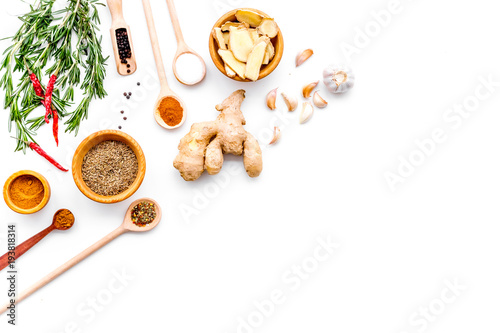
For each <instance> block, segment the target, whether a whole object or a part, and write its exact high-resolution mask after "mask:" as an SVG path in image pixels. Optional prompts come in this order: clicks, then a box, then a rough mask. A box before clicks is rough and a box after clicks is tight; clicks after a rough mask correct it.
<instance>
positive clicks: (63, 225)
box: [54, 209, 75, 230]
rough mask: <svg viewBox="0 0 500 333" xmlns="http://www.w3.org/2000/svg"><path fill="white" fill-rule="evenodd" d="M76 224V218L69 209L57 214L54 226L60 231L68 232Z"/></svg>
mask: <svg viewBox="0 0 500 333" xmlns="http://www.w3.org/2000/svg"><path fill="white" fill-rule="evenodd" d="M73 223H75V216H74V215H73V213H71V211H70V210H68V209H62V210H60V211H58V212H57V214H56V216H55V218H54V225H55V227H56V228H57V229H58V230H67V229H69V228H71V227H72V226H73Z"/></svg>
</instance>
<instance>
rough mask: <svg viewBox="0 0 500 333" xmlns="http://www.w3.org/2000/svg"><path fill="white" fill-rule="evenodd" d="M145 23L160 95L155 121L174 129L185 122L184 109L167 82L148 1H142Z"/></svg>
mask: <svg viewBox="0 0 500 333" xmlns="http://www.w3.org/2000/svg"><path fill="white" fill-rule="evenodd" d="M142 5H143V7H144V14H145V15H146V22H147V24H148V30H149V38H150V39H151V47H152V48H153V54H154V58H155V63H156V71H157V72H158V77H159V79H160V86H161V89H160V94H159V95H158V99H157V100H156V104H155V107H154V115H155V120H156V122H157V123H158V125H160V126H161V127H163V128H166V129H174V128H177V127H179V126H181V125H182V124H183V123H184V121H185V120H186V107H185V105H184V102H183V101H182V100H181V99H180V97H179V96H177V94H175V93H174V92H173V91H172V90H171V89H170V87H169V86H168V82H167V75H166V74H165V67H164V66H163V60H162V57H161V52H160V46H159V42H158V36H157V35H156V28H155V22H154V19H153V11H152V10H151V4H150V3H149V0H142Z"/></svg>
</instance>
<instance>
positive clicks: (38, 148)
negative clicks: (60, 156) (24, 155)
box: [29, 142, 69, 172]
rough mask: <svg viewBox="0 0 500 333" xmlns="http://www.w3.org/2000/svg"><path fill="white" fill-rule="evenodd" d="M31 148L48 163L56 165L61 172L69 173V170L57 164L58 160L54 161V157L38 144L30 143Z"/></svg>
mask: <svg viewBox="0 0 500 333" xmlns="http://www.w3.org/2000/svg"><path fill="white" fill-rule="evenodd" d="M29 146H30V148H31V149H33V150H34V151H36V152H37V153H38V155H40V156H42V157H44V158H45V159H46V160H47V161H49V162H50V163H52V165H54V166H55V167H56V168H58V169H59V170H61V171H65V172H67V171H69V170H68V169H65V168H63V166H62V165H61V164H59V163H57V162H56V160H54V159H53V158H52V157H50V156H49V155H48V154H47V153H46V152H45V151H44V150H43V149H42V148H40V146H39V145H37V144H36V143H34V142H30V143H29Z"/></svg>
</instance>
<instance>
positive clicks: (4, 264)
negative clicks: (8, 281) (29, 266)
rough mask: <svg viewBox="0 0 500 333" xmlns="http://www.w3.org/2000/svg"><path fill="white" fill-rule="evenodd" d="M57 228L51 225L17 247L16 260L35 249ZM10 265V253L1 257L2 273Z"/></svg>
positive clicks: (0, 268)
mask: <svg viewBox="0 0 500 333" xmlns="http://www.w3.org/2000/svg"><path fill="white" fill-rule="evenodd" d="M55 228H56V227H55V226H54V225H53V224H51V225H50V226H49V227H47V228H46V229H44V230H42V231H40V232H39V233H37V234H36V235H35V236H33V237H31V238H29V239H27V240H25V241H24V242H22V243H21V244H19V245H18V246H16V250H15V251H13V252H14V260H16V259H17V258H19V257H20V256H22V255H23V254H25V253H26V251H28V250H29V249H31V248H32V247H33V245H35V244H36V243H38V242H39V241H41V240H42V239H43V238H44V237H45V236H47V235H48V234H49V233H50V232H51V231H53V230H54V229H55ZM8 265H9V252H7V253H6V254H4V255H3V256H1V257H0V271H1V270H2V269H4V268H5V267H7V266H8Z"/></svg>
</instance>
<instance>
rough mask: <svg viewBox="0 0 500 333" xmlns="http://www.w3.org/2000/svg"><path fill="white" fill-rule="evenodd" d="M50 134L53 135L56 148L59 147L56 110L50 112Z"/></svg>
mask: <svg viewBox="0 0 500 333" xmlns="http://www.w3.org/2000/svg"><path fill="white" fill-rule="evenodd" d="M52 120H53V121H54V122H53V123H52V134H53V135H54V139H55V140H56V146H59V134H58V132H59V115H58V114H57V111H56V110H52Z"/></svg>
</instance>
